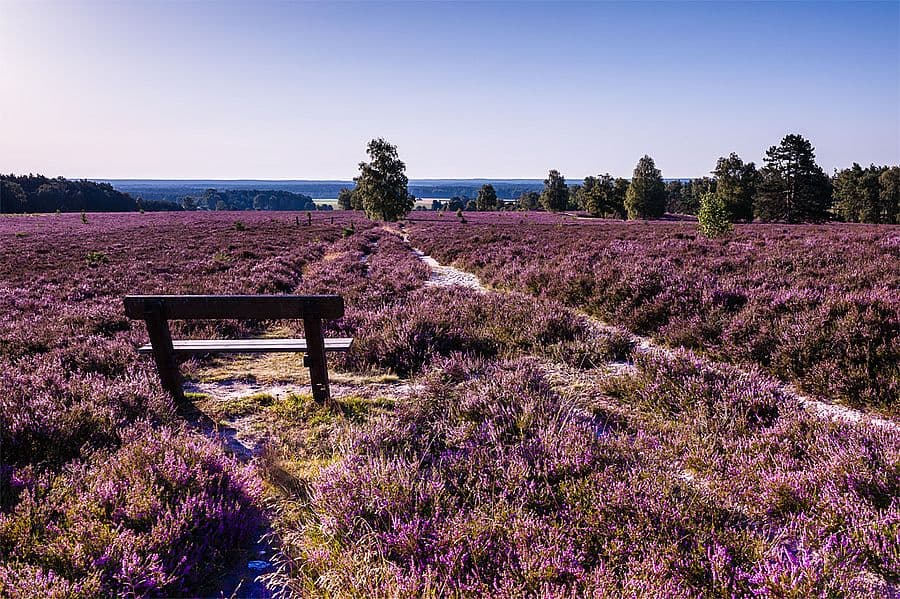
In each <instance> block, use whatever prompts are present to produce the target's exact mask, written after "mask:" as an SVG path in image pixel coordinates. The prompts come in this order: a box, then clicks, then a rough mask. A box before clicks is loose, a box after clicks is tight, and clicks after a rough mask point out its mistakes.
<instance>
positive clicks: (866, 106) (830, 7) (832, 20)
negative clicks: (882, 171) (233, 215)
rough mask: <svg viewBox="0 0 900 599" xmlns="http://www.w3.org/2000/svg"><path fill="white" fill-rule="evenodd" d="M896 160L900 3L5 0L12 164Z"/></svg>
mask: <svg viewBox="0 0 900 599" xmlns="http://www.w3.org/2000/svg"><path fill="white" fill-rule="evenodd" d="M792 132H796V133H801V134H803V135H804V136H806V137H808V138H809V139H810V140H811V141H812V143H813V145H814V146H815V147H816V152H817V156H818V161H819V163H820V164H821V165H822V167H823V168H825V169H826V171H827V172H831V170H832V169H833V168H834V167H843V166H849V165H850V163H852V162H854V161H857V162H860V163H864V164H868V163H870V162H874V163H877V164H886V163H893V164H897V163H898V162H900V2H898V1H894V2H883V3H863V2H852V3H822V2H816V3H798V2H790V3H778V2H765V3H748V4H742V3H715V4H707V3H697V2H691V3H679V2H665V3H637V2H634V3H625V4H620V3H611V2H604V3H580V4H563V3H552V4H542V3H517V2H506V3H496V4H482V3H453V4H437V3H412V2H406V3H392V4H379V3H374V2H367V3H364V4H352V3H300V2H296V3H294V2H275V3H265V2H254V3H248V4H239V3H232V2H193V3H186V2H164V3H163V2H140V1H127V2H126V1H122V2H108V3H99V2H71V1H67V2H62V3H54V2H41V1H29V2H13V1H10V0H0V172H7V173H8V172H16V173H21V172H35V173H37V172H40V173H43V174H47V175H50V176H56V175H63V176H66V177H89V178H220V179H239V178H270V179H331V178H338V179H347V178H350V177H352V176H353V175H354V174H356V165H357V163H358V162H359V161H360V160H361V159H364V158H365V144H366V142H367V140H369V139H370V138H372V137H376V136H383V137H385V138H387V139H388V140H390V141H391V142H393V143H395V144H397V145H398V147H399V150H400V156H401V158H403V159H404V160H405V161H406V163H407V167H408V174H409V175H410V177H413V178H425V177H435V178H437V177H442V178H469V177H484V178H498V179H499V178H542V177H544V176H545V175H546V172H547V170H548V169H550V168H557V169H559V170H560V171H561V172H562V173H563V174H564V175H566V176H567V177H568V178H570V179H577V178H581V177H584V176H585V175H587V174H597V173H601V172H607V171H608V172H610V173H612V174H613V175H618V176H630V174H631V170H632V169H633V168H634V164H635V162H636V161H637V159H638V158H639V157H640V156H641V155H643V154H645V153H647V154H650V155H651V156H653V157H654V158H655V160H656V163H657V166H658V167H659V168H661V169H662V171H663V175H664V176H666V177H691V176H701V175H704V174H707V173H708V172H709V171H710V170H711V169H712V168H713V166H714V165H715V161H716V158H717V157H719V156H721V155H724V154H728V153H729V152H732V151H736V152H738V153H739V154H740V155H741V156H742V157H743V158H744V159H745V160H754V161H756V162H757V163H759V162H760V161H761V159H762V157H763V155H764V152H765V150H766V148H767V147H769V146H771V145H773V144H776V143H777V142H778V141H780V139H781V137H782V136H784V135H785V134H786V133H792Z"/></svg>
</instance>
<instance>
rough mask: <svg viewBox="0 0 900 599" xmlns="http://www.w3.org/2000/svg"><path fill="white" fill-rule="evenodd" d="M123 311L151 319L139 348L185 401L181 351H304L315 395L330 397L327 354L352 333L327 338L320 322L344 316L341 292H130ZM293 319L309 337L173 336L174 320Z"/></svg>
mask: <svg viewBox="0 0 900 599" xmlns="http://www.w3.org/2000/svg"><path fill="white" fill-rule="evenodd" d="M125 315H126V316H128V318H131V319H135V320H143V321H144V322H146V323H147V333H148V334H149V336H150V343H149V344H148V345H143V346H141V347H140V348H138V351H139V352H140V353H145V354H149V353H152V354H153V358H154V360H155V361H156V368H157V370H159V378H160V380H161V381H162V386H163V388H164V389H165V390H166V391H168V392H169V393H171V394H172V397H174V398H175V400H176V402H177V403H179V404H184V403H185V398H184V393H183V391H182V389H181V374H180V373H179V371H178V362H177V361H176V356H177V355H190V354H207V353H272V352H301V353H303V354H304V356H303V365H304V366H306V367H307V368H309V379H310V382H311V383H312V393H313V398H314V399H315V400H316V401H317V402H320V403H321V402H324V401H327V400H329V399H330V390H329V387H328V368H327V366H326V363H325V353H326V352H330V351H347V350H348V349H350V345H351V344H352V343H353V339H352V338H331V339H326V338H325V337H324V335H323V334H322V321H323V320H334V319H337V318H341V317H342V316H343V315H344V300H343V298H341V297H340V296H337V295H129V296H126V297H125ZM230 318H233V319H253V320H292V319H302V320H303V329H304V334H305V335H306V338H305V339H199V340H194V339H191V340H176V341H173V340H172V335H171V333H170V331H169V321H170V320H201V319H207V320H222V319H230Z"/></svg>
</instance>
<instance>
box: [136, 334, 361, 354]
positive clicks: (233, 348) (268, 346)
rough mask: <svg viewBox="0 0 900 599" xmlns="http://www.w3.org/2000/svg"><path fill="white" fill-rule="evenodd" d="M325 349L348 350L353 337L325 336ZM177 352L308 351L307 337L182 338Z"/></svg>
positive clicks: (150, 349)
mask: <svg viewBox="0 0 900 599" xmlns="http://www.w3.org/2000/svg"><path fill="white" fill-rule="evenodd" d="M324 341H325V351H347V350H349V349H350V346H351V345H352V344H353V338H352V337H331V338H328V337H326V338H325V340H324ZM172 346H173V349H174V350H175V353H177V354H205V353H216V352H226V353H235V354H244V353H246V354H267V353H277V352H303V353H305V352H306V351H307V345H306V339H181V340H177V341H172ZM138 352H140V353H142V354H149V353H152V352H153V346H152V345H150V344H147V345H142V346H141V347H139V348H138Z"/></svg>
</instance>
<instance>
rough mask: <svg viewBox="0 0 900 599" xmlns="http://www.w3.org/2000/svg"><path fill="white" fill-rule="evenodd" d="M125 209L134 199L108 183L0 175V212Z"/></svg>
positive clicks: (133, 204) (129, 208) (133, 206)
mask: <svg viewBox="0 0 900 599" xmlns="http://www.w3.org/2000/svg"><path fill="white" fill-rule="evenodd" d="M57 210H59V211H60V212H79V211H81V210H85V211H88V212H129V211H135V210H138V204H137V201H136V200H135V199H134V198H132V197H131V196H130V195H128V194H127V193H122V192H121V191H116V190H115V189H113V186H112V185H109V184H108V183H94V182H93V181H86V180H79V181H70V180H68V179H64V178H62V177H57V178H56V179H49V178H47V177H44V176H42V175H22V176H16V175H0V212H2V213H19V212H56V211H57Z"/></svg>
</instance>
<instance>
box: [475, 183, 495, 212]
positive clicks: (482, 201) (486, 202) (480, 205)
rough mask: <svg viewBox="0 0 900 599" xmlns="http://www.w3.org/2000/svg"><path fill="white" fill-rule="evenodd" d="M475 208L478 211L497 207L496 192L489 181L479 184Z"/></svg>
mask: <svg viewBox="0 0 900 599" xmlns="http://www.w3.org/2000/svg"><path fill="white" fill-rule="evenodd" d="M475 209H476V210H478V211H479V212H485V211H488V210H496V209H497V192H496V190H494V186H493V185H491V184H490V183H487V184H485V185H482V186H481V189H480V190H478V198H476V200H475Z"/></svg>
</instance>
